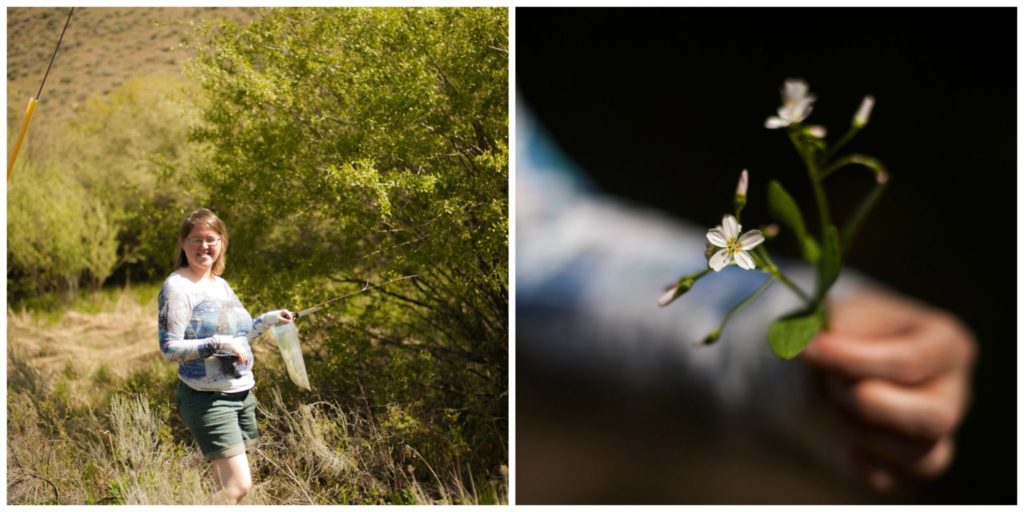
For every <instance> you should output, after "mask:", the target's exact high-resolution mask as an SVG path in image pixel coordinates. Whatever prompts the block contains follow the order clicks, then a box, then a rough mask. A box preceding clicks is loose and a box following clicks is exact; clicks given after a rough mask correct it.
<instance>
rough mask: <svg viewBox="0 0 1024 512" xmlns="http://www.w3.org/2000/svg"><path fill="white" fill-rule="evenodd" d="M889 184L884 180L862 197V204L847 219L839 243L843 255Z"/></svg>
mask: <svg viewBox="0 0 1024 512" xmlns="http://www.w3.org/2000/svg"><path fill="white" fill-rule="evenodd" d="M888 184H889V182H888V181H884V182H882V183H879V184H877V185H876V186H875V188H873V189H871V192H868V195H866V196H864V199H862V200H861V202H860V204H859V205H857V209H856V210H854V212H853V215H851V216H850V219H849V220H848V221H846V225H845V226H843V231H842V236H840V240H841V242H840V244H839V246H840V251H842V254H843V255H845V254H846V251H847V250H848V249H849V248H850V245H852V244H853V239H854V237H856V236H857V231H858V230H859V229H860V225H861V223H862V222H863V221H864V218H865V217H867V215H868V212H870V211H871V210H872V209H873V208H874V207H875V204H877V203H878V200H879V199H880V198H881V197H882V193H883V192H885V188H886V186H887V185H888Z"/></svg>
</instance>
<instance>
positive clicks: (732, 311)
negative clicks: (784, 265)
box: [704, 277, 775, 345]
mask: <svg viewBox="0 0 1024 512" xmlns="http://www.w3.org/2000/svg"><path fill="white" fill-rule="evenodd" d="M774 282H775V278H772V277H770V278H768V280H767V281H765V282H764V284H762V285H761V286H760V287H759V288H758V289H757V290H754V293H751V294H750V295H749V296H747V298H745V299H743V300H741V301H740V302H739V303H738V304H736V305H735V306H733V307H732V309H730V310H729V312H728V313H726V314H725V318H723V319H722V322H721V323H719V324H718V328H717V329H715V330H713V331H711V333H710V334H708V335H707V336H706V337H705V338H704V344H705V345H710V344H712V343H714V342H716V341H718V337H719V336H721V335H722V331H723V330H724V329H725V325H726V324H728V323H729V320H730V319H732V317H733V315H735V314H736V313H738V312H739V311H740V310H741V309H743V308H745V307H747V305H748V304H750V303H751V302H754V300H755V299H757V298H758V297H759V296H761V294H762V293H764V291H765V290H767V289H768V287H769V286H771V285H772V283H774Z"/></svg>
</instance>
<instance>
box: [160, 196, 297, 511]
mask: <svg viewBox="0 0 1024 512" xmlns="http://www.w3.org/2000/svg"><path fill="white" fill-rule="evenodd" d="M227 250H228V231H227V228H226V227H225V225H224V222H223V221H221V220H220V219H219V218H218V217H217V215H215V214H214V213H213V212H211V211H210V210H207V209H205V208H202V209H199V210H196V211H194V212H192V213H191V214H189V216H188V218H186V219H185V221H184V222H182V224H181V230H180V232H179V234H178V250H177V258H176V262H175V264H176V266H177V267H178V269H177V270H175V271H174V272H172V273H171V275H170V276H168V277H167V280H165V281H164V284H163V287H162V288H161V289H160V296H159V299H158V304H159V309H160V319H159V335H160V351H161V352H162V353H163V355H164V357H165V358H166V359H167V360H168V361H177V362H178V378H179V381H178V389H177V392H176V393H175V398H176V402H177V404H178V410H179V411H180V413H181V417H182V419H183V420H184V422H185V424H186V425H187V426H188V429H189V431H190V432H192V436H193V437H194V438H195V439H196V441H197V442H198V443H199V448H200V449H201V450H202V452H203V456H204V457H205V458H206V460H207V461H210V462H211V463H212V464H213V467H214V469H215V470H216V474H217V478H218V483H219V484H220V490H219V491H218V492H217V493H216V494H214V495H213V496H211V497H210V501H211V502H213V503H225V504H235V503H238V501H239V500H241V499H242V497H243V496H245V494H246V493H247V492H248V491H249V490H250V489H251V488H252V478H251V476H250V473H249V461H248V459H247V458H246V456H245V444H246V443H247V442H249V441H252V440H254V439H256V437H257V435H258V434H257V431H256V397H255V396H254V395H253V393H252V392H251V390H252V387H253V386H254V385H255V381H254V380H253V375H252V364H253V355H252V348H251V347H250V346H249V340H252V339H254V338H256V337H257V336H259V335H260V334H262V333H263V332H264V331H266V330H267V329H268V328H269V327H271V326H273V325H276V324H279V323H288V322H291V321H292V314H291V313H289V312H288V311H287V310H283V309H282V310H277V311H271V312H269V313H264V314H263V315H260V316H259V317H257V318H256V319H255V320H253V319H252V317H251V316H249V313H248V312H246V310H245V308H243V307H242V304H241V303H240V302H239V301H238V297H237V296H236V295H235V292H234V291H232V290H231V287H230V286H228V283H227V282H226V281H224V280H223V279H221V278H220V275H221V274H222V273H223V272H224V265H225V262H226V257H225V255H226V253H227Z"/></svg>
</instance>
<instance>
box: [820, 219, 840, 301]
mask: <svg viewBox="0 0 1024 512" xmlns="http://www.w3.org/2000/svg"><path fill="white" fill-rule="evenodd" d="M841 254H842V253H841V252H840V249H839V230H838V229H836V227H835V226H829V227H828V229H827V230H826V231H825V244H824V246H823V247H822V254H821V261H820V262H819V263H818V300H821V298H822V297H824V296H825V294H826V293H828V290H829V288H831V287H832V285H833V284H834V283H835V282H836V279H838V278H839V268H840V265H841V264H842V261H841V257H840V255H841Z"/></svg>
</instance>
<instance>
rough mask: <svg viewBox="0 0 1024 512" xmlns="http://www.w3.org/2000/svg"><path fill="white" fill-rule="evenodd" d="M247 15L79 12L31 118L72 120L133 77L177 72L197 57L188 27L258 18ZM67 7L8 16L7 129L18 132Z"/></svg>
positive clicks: (238, 11)
mask: <svg viewBox="0 0 1024 512" xmlns="http://www.w3.org/2000/svg"><path fill="white" fill-rule="evenodd" d="M255 12H256V11H255V10H253V9H242V8H197V7H189V8H102V7H80V8H77V9H75V14H74V16H73V17H72V19H71V24H70V25H69V26H68V29H67V32H66V33H65V35H64V41H63V43H62V44H61V49H60V52H59V54H58V55H57V58H56V60H55V61H54V64H53V69H52V70H51V71H50V76H49V78H48V79H47V81H46V87H45V89H44V90H43V94H42V98H41V101H40V103H39V106H38V107H37V110H36V115H35V117H34V118H33V121H32V122H33V126H36V124H37V123H38V124H47V125H49V124H52V123H60V122H61V121H64V120H66V119H68V118H69V117H70V116H71V115H72V114H73V113H74V112H75V111H76V110H77V109H79V108H80V106H81V105H82V104H83V103H84V102H85V100H86V98H88V97H89V96H91V95H93V94H102V95H107V94H109V93H110V91H111V90H113V89H114V88H116V87H117V86H119V85H121V84H122V83H124V81H125V80H127V79H128V78H130V77H132V76H144V75H151V74H174V73H180V72H181V70H182V67H183V65H184V64H185V63H186V62H187V61H188V60H189V59H190V58H191V57H192V52H191V51H190V50H189V49H187V48H184V47H183V46H182V43H183V42H185V41H186V39H187V37H189V33H190V27H191V26H193V25H195V24H198V23H200V22H202V21H203V20H210V19H216V18H227V19H230V20H233V21H236V22H240V21H245V20H247V19H251V18H252V17H254V16H255ZM67 13H68V9H67V8H55V7H38V8H37V7H12V8H8V9H7V98H8V105H7V125H8V126H12V125H13V126H16V124H14V123H17V122H20V119H21V115H22V113H23V111H24V108H25V103H26V102H27V101H28V98H30V97H31V96H33V95H35V94H36V92H37V91H38V89H39V83H40V81H41V80H42V78H43V74H44V73H45V72H46V65H47V63H48V62H49V59H50V56H51V54H52V52H53V48H54V45H56V43H57V38H58V37H59V36H60V32H61V29H62V28H63V27H64V22H65V20H66V19H67Z"/></svg>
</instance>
